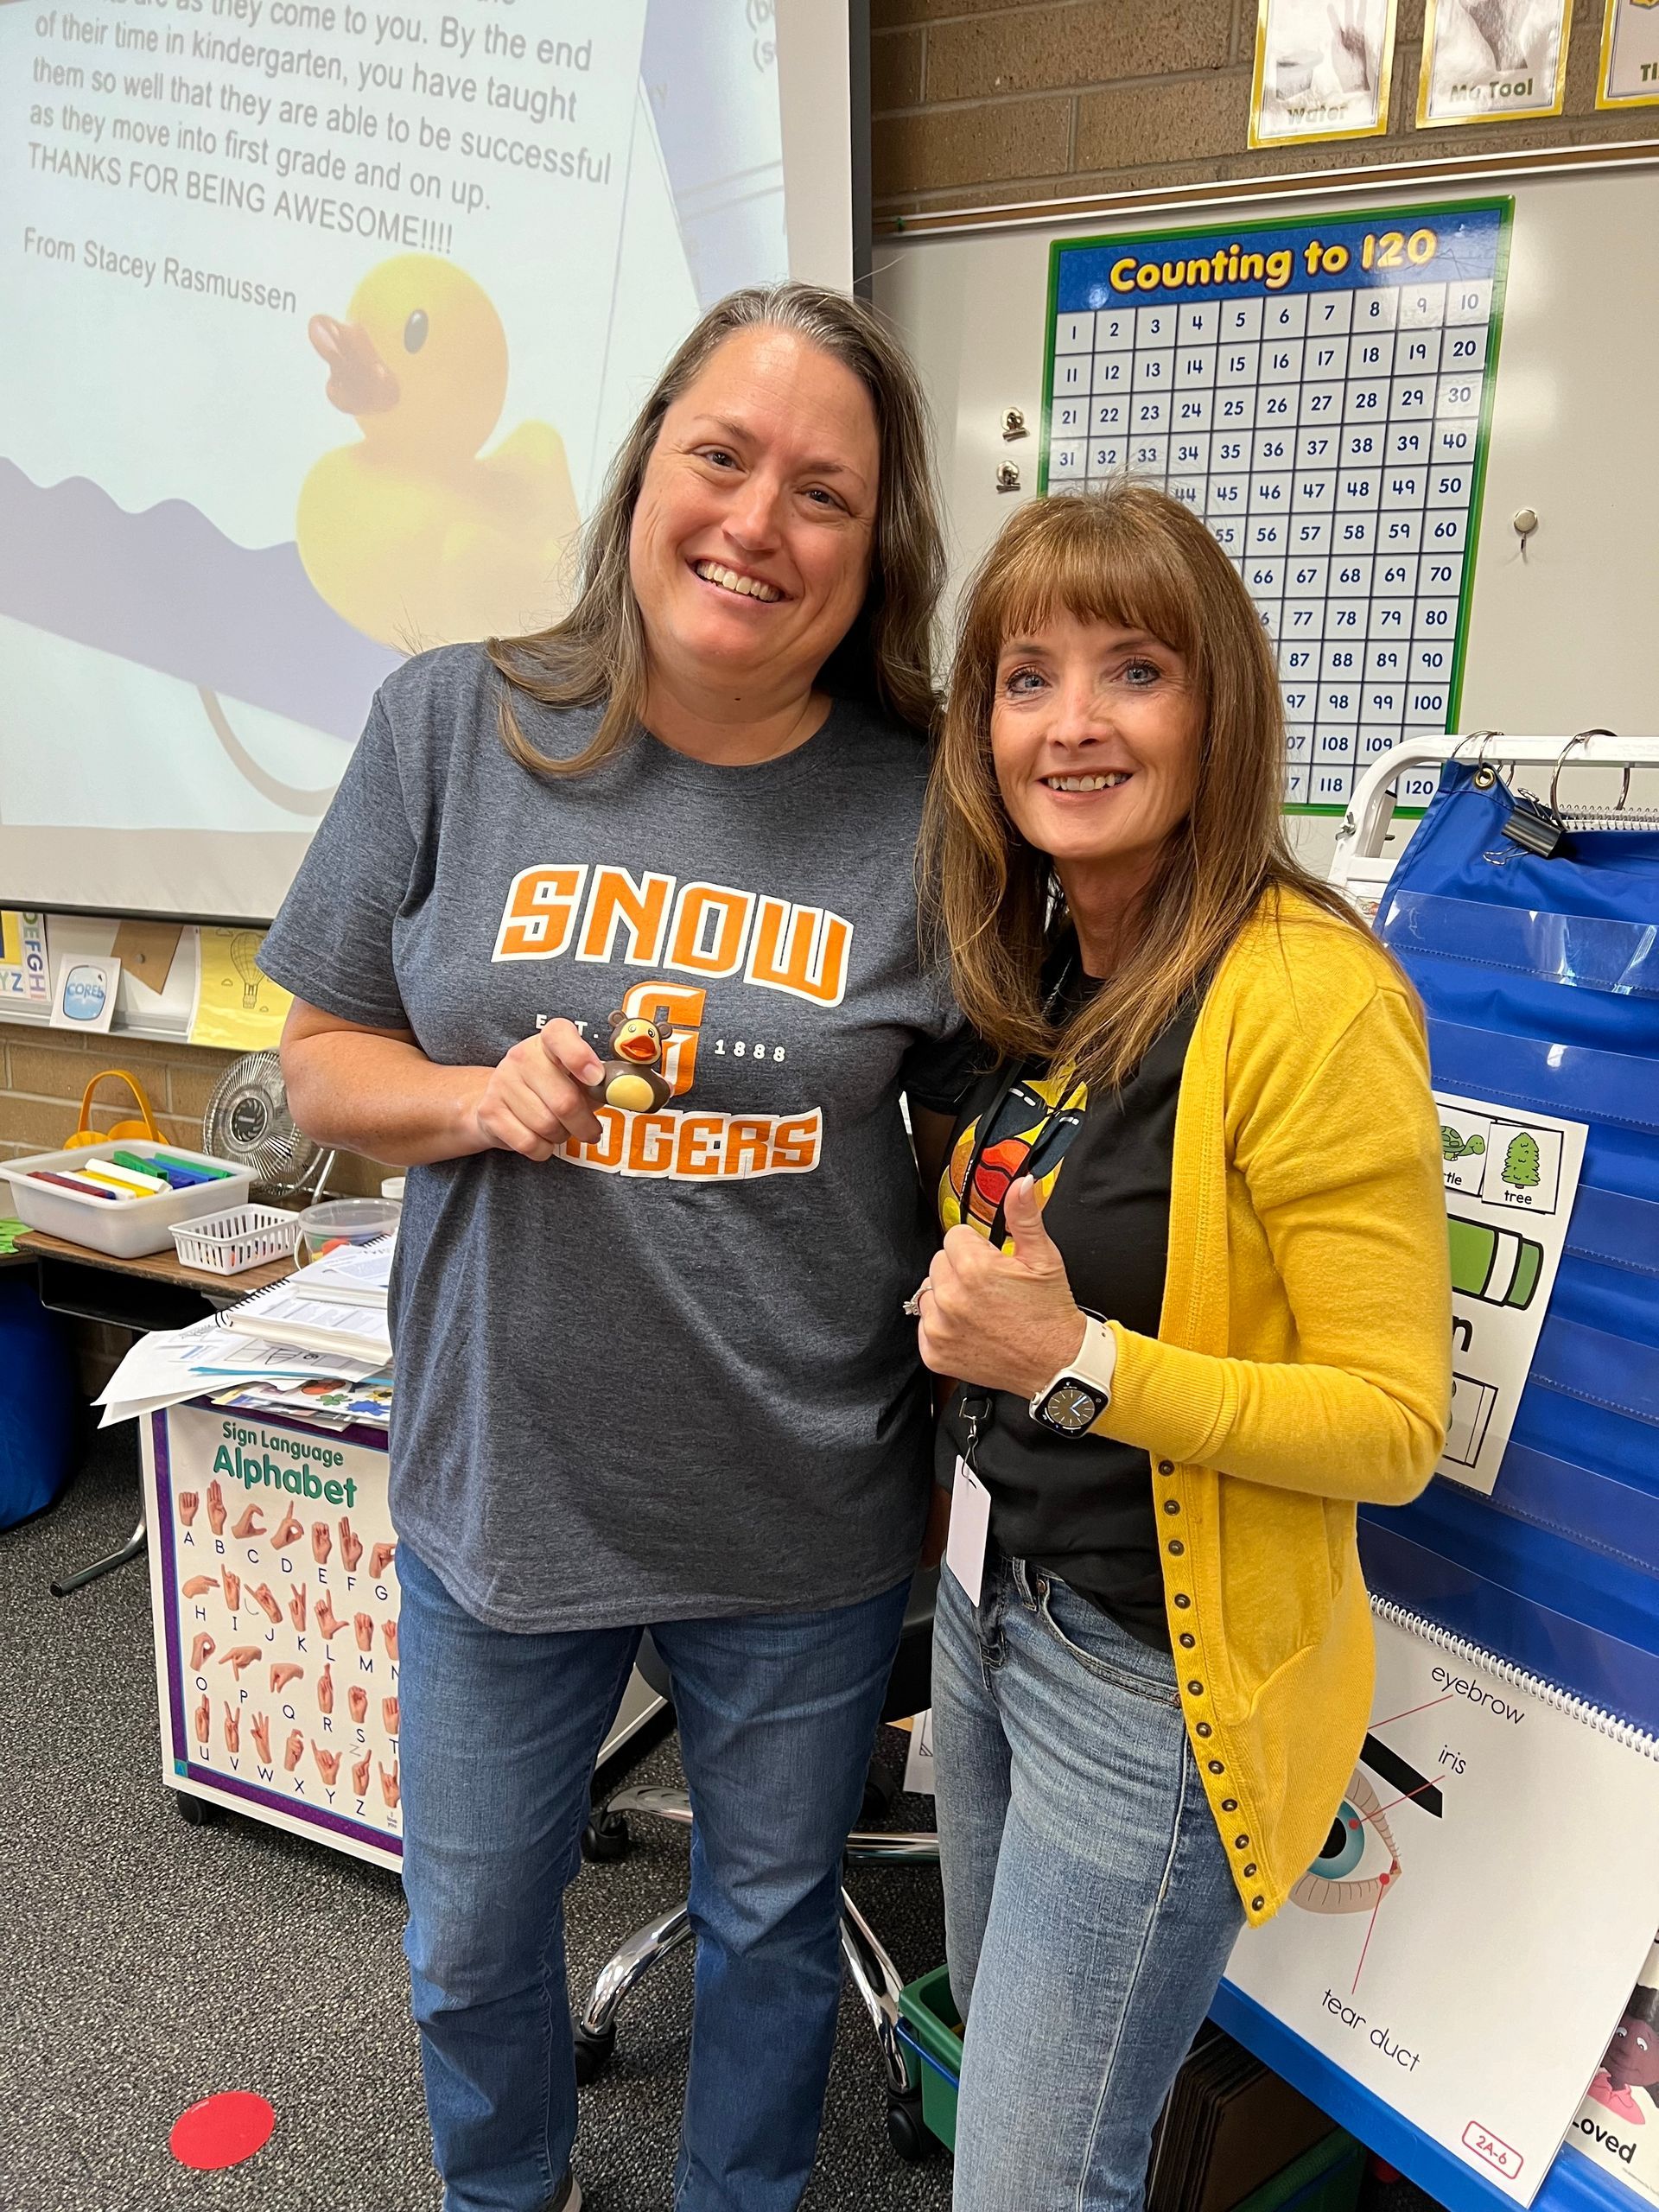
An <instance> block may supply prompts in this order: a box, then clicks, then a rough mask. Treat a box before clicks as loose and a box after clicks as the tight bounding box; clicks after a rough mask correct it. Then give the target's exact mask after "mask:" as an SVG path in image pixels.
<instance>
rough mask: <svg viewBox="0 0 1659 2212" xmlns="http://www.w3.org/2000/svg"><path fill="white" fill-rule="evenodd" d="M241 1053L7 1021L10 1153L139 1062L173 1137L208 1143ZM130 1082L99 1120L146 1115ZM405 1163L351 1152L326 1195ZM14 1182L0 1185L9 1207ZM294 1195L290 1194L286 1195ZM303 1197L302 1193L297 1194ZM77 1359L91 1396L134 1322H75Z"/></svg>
mask: <svg viewBox="0 0 1659 2212" xmlns="http://www.w3.org/2000/svg"><path fill="white" fill-rule="evenodd" d="M238 1057H239V1056H238V1054H237V1053H235V1052H213V1051H210V1050H209V1049H208V1048H207V1046H200V1045H187V1044H185V1043H184V1042H183V1040H182V1039H181V1040H180V1041H179V1042H178V1043H176V1044H173V1043H168V1044H157V1043H155V1042H152V1041H151V1040H149V1039H145V1038H140V1037H75V1036H72V1035H70V1034H68V1033H66V1032H65V1031H62V1030H59V1029H43V1028H39V1027H35V1025H34V1024H32V1023H25V1022H17V1021H0V1160H16V1159H17V1158H18V1157H19V1156H20V1155H21V1154H24V1153H29V1152H48V1151H56V1150H58V1149H59V1148H60V1147H61V1146H62V1145H63V1143H64V1141H65V1140H66V1139H67V1136H68V1135H69V1133H70V1131H71V1130H72V1129H73V1128H74V1127H75V1125H76V1123H77V1122H78V1121H79V1115H80V1100H81V1094H82V1092H83V1091H84V1090H85V1089H86V1084H87V1082H88V1080H89V1079H90V1078H91V1077H92V1076H94V1075H95V1074H97V1072H98V1071H99V1069H100V1068H111V1067H114V1068H129V1069H130V1070H131V1071H132V1073H133V1074H134V1075H136V1076H137V1078H138V1080H139V1082H140V1083H141V1084H143V1087H144V1093H145V1096H147V1097H148V1098H149V1103H150V1109H151V1111H152V1112H153V1113H154V1115H155V1116H156V1126H157V1128H159V1129H160V1130H161V1133H162V1136H163V1137H164V1138H165V1139H166V1140H167V1141H168V1143H169V1144H182V1145H188V1146H190V1147H192V1149H194V1148H196V1147H199V1146H200V1143H201V1117H202V1114H203V1112H204V1110H205V1109H206V1107H207V1101H208V1100H209V1099H210V1098H211V1097H212V1096H213V1088H214V1086H215V1084H217V1083H218V1082H219V1077H221V1076H222V1075H223V1074H224V1072H225V1071H226V1068H227V1067H229V1066H231V1065H232V1063H233V1062H234V1061H235V1060H236V1059H237V1058H238ZM91 1118H92V1125H93V1127H94V1128H99V1129H107V1128H109V1126H110V1124H111V1122H118V1121H126V1120H128V1119H136V1118H137V1108H136V1107H135V1106H134V1104H133V1103H132V1099H131V1096H130V1093H129V1091H128V1090H127V1087H126V1085H125V1084H119V1083H105V1084H99V1089H98V1092H97V1096H96V1098H95V1101H94V1103H93V1106H92V1116H91ZM396 1172H397V1171H396V1169H394V1168H390V1167H386V1166H383V1165H382V1164H381V1163H380V1162H379V1161H378V1160H363V1159H359V1157H358V1155H357V1154H355V1153H341V1154H340V1156H339V1158H338V1159H337V1160H335V1162H334V1169H333V1172H332V1173H330V1175H329V1178H328V1191H327V1193H326V1195H332V1196H334V1197H336V1198H348V1197H359V1196H360V1197H372V1196H374V1195H375V1194H376V1193H378V1191H379V1188H380V1184H381V1180H382V1179H383V1178H384V1177H385V1176H387V1175H390V1174H394V1173H396ZM10 1193H11V1185H10V1184H4V1185H0V1214H8V1213H10V1211H11V1208H10V1203H9V1201H10ZM284 1203H289V1202H288V1201H285V1202H284ZM293 1203H297V1201H296V1202H293ZM71 1328H72V1333H73V1341H74V1351H75V1359H76V1365H77V1368H78V1370H79V1377H80V1383H81V1388H82V1389H83V1390H84V1391H85V1392H86V1395H87V1396H88V1397H92V1396H93V1395H96V1394H97V1392H98V1391H99V1390H101V1389H103V1387H104V1384H105V1382H107V1380H108V1379H109V1377H110V1376H111V1374H112V1373H113V1372H114V1370H115V1368H116V1366H117V1364H118V1362H119V1361H120V1359H121V1357H122V1355H123V1353H124V1351H125V1350H126V1348H127V1346H128V1344H130V1342H131V1338H130V1335H129V1333H128V1332H126V1331H125V1330H124V1329H111V1328H106V1327H104V1326H103V1325H100V1324H99V1323H96V1322H92V1321H81V1320H77V1321H75V1322H73V1324H71Z"/></svg>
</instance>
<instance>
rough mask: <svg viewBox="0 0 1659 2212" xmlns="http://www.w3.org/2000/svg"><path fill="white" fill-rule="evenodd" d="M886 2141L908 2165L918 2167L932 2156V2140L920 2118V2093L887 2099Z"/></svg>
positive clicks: (917, 2091)
mask: <svg viewBox="0 0 1659 2212" xmlns="http://www.w3.org/2000/svg"><path fill="white" fill-rule="evenodd" d="M887 2140H888V2142H889V2143H891V2144H892V2145H893V2149H894V2150H895V2151H896V2152H898V2153H899V2157H900V2158H903V2159H904V2160H906V2163H907V2164H910V2165H912V2166H913V2165H919V2164H920V2163H921V2161H922V2160H923V2159H924V2158H931V2156H932V2154H933V2138H932V2137H931V2135H930V2134H929V2133H928V2131H927V2124H926V2122H925V2120H923V2118H922V2093H921V2091H920V2090H919V2089H918V2090H915V2091H914V2092H912V2094H911V2095H909V2096H907V2097H889V2098H888V2099H887Z"/></svg>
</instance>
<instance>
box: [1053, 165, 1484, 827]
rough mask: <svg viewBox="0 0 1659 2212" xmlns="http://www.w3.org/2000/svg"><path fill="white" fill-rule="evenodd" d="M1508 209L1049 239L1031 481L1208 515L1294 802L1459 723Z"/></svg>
mask: <svg viewBox="0 0 1659 2212" xmlns="http://www.w3.org/2000/svg"><path fill="white" fill-rule="evenodd" d="M1513 205H1514V203H1513V201H1511V200H1507V199H1503V200H1467V201H1463V202H1459V203H1458V204H1457V205H1454V206H1446V207H1412V208H1406V209H1396V210H1394V211H1392V212H1388V213H1378V214H1372V215H1358V216H1347V215H1344V216H1343V217H1341V218H1340V219H1334V218H1320V217H1308V218H1306V219H1302V220H1299V221H1297V222H1294V223H1281V222H1266V223H1250V224H1242V225H1239V226H1235V227H1233V228H1230V229H1222V228H1206V229H1203V230H1192V231H1159V232H1142V233H1138V234H1135V235H1131V236H1126V237H1122V238H1084V239H1079V240H1077V241H1074V242H1057V243H1056V244H1055V245H1054V246H1053V248H1052V254H1051V258H1050V265H1049V316H1048V340H1047V359H1046V369H1045V373H1044V380H1043V381H1044V393H1045V410H1044V424H1043V451H1042V464H1041V469H1040V473H1039V489H1040V490H1042V491H1044V492H1089V491H1097V490H1100V489H1102V488H1103V486H1105V485H1106V484H1107V483H1108V482H1109V481H1111V480H1113V479H1115V478H1117V477H1122V476H1125V475H1128V476H1135V477H1140V478H1143V479H1146V480H1148V481H1150V482H1153V483H1155V484H1158V485H1160V486H1161V487H1162V488H1163V489H1164V490H1166V491H1167V492H1168V493H1171V494H1172V495H1173V497H1174V498H1175V499H1179V500H1181V501H1182V502H1183V504H1184V505H1187V506H1189V507H1190V508H1191V509H1192V512H1193V513H1194V514H1196V515H1198V517H1200V518H1201V519H1202V520H1203V521H1204V522H1205V524H1206V525H1207V527H1208V528H1209V529H1210V531H1211V533H1212V534H1213V535H1214V537H1216V538H1217V541H1218V543H1220V544H1221V545H1222V547H1223V548H1224V550H1225V551H1226V552H1227V554H1228V556H1230V559H1231V560H1232V561H1233V563H1234V564H1235V565H1236V568H1237V569H1238V570H1239V572H1240V574H1241V575H1243V579H1244V582H1245V584H1246V585H1247V587H1248V588H1249V593H1250V596H1251V598H1252V599H1253V600H1254V601H1255V605H1256V607H1257V610H1258V612H1259V613H1260V615H1261V618H1262V626H1263V628H1264V629H1265V630H1266V632H1267V633H1268V639H1269V641H1270V643H1271V645H1272V646H1273V649H1274V653H1275V655H1276V658H1277V661H1278V666H1279V675H1280V680H1281V684H1282V687H1283V691H1284V702H1285V804H1286V806H1287V810H1289V811H1291V812H1294V813H1337V814H1339V813H1341V812H1342V811H1343V810H1344V808H1345V806H1346V805H1347V803H1348V801H1349V799H1350V798H1351V796H1352V793H1353V790H1354V786H1355V784H1356V783H1357V780H1358V778H1359V777H1360V776H1361V774H1363V772H1364V771H1365V769H1367V768H1368V767H1370V766H1371V764H1372V763H1373V762H1374V761H1375V760H1377V759H1378V758H1379V757H1380V756H1381V755H1382V754H1383V753H1388V752H1389V751H1391V750H1392V749H1393V747H1395V746H1396V745H1398V744H1399V743H1400V742H1401V741H1402V739H1404V738H1408V737H1416V736H1420V735H1423V734H1431V733H1433V734H1438V733H1440V732H1444V731H1446V730H1448V729H1451V728H1454V727H1455V726H1456V719H1457V714H1458V708H1459V690H1460V688H1461V683H1462V674H1463V658H1464V639H1465V626H1466V622H1467V618H1468V609H1469V601H1470V588H1471V582H1472V580H1473V575H1474V564H1475V547H1476V540H1477V537H1478V528H1479V517H1480V493H1481V486H1482V484H1483V481H1484V474H1485V461H1486V444H1487V436H1488V431H1489V428H1490V424H1491V404H1492V391H1493V385H1494V380H1495V373H1496V368H1497V346H1498V337H1499V333H1500V329H1501V327H1502V319H1503V281H1504V274H1505V269H1506V265H1507V260H1508V247H1509V227H1510V213H1511V210H1512V208H1513ZM1435 780H1436V779H1435V777H1434V775H1433V773H1432V772H1423V773H1413V774H1408V775H1407V776H1404V777H1402V779H1401V785H1400V792H1399V797H1400V800H1401V803H1402V805H1406V806H1424V805H1427V803H1428V800H1429V799H1430V798H1432V797H1433V789H1434V784H1435Z"/></svg>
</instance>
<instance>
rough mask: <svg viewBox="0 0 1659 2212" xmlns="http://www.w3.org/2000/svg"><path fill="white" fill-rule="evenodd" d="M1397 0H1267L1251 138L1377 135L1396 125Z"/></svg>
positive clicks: (1287, 140)
mask: <svg viewBox="0 0 1659 2212" xmlns="http://www.w3.org/2000/svg"><path fill="white" fill-rule="evenodd" d="M1394 15H1395V0H1341V4H1340V5H1339V6H1332V5H1331V4H1329V0H1262V10H1261V14H1260V16H1259V17H1258V19H1257V22H1256V28H1255V81H1254V83H1253V85H1252V86H1251V91H1250V143H1251V145H1252V146H1284V145H1294V144H1298V143H1306V142H1308V141H1310V140H1313V139H1323V138H1371V137H1376V136H1377V134H1378V133H1379V132H1382V131H1384V130H1387V129H1388V127H1389V79H1390V78H1391V76H1392V75H1393V72H1394Z"/></svg>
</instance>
